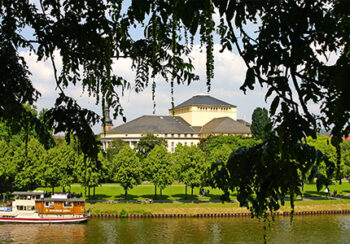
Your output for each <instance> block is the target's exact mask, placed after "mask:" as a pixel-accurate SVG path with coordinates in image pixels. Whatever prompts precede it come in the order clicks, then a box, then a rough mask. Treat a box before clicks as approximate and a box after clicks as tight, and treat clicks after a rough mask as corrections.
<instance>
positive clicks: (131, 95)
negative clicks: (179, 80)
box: [20, 1, 319, 134]
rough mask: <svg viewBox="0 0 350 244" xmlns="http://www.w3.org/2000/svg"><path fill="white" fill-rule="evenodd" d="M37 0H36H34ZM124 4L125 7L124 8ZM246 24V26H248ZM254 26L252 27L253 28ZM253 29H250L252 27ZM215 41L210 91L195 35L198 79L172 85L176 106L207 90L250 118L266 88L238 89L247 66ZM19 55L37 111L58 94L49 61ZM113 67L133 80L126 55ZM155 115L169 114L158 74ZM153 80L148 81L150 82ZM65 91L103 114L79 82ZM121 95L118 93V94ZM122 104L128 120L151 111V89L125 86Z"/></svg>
mask: <svg viewBox="0 0 350 244" xmlns="http://www.w3.org/2000/svg"><path fill="white" fill-rule="evenodd" d="M34 2H36V1H34ZM127 5H128V1H126V5H125V6H123V8H124V7H125V8H126V6H127ZM125 8H124V9H125ZM214 20H216V23H218V14H216V15H214ZM248 28H249V26H248ZM253 28H254V27H251V29H253ZM252 32H253V31H252ZM24 34H25V35H32V33H31V32H30V30H25V31H24ZM132 35H133V37H135V38H141V37H143V30H142V29H141V28H135V29H133V30H132ZM214 41H215V42H216V44H215V46H214V79H213V81H212V85H211V91H210V93H207V86H206V65H205V62H206V55H205V48H203V50H202V51H201V48H200V45H199V44H198V43H199V41H198V39H195V45H194V49H193V51H192V53H191V54H190V55H189V56H191V58H192V60H193V65H194V67H195V71H194V72H195V73H196V74H197V75H199V78H200V79H199V81H194V82H193V83H192V84H190V85H189V86H187V85H175V89H174V100H175V106H176V105H178V104H180V103H182V102H184V101H186V100H188V99H190V98H191V97H192V96H194V95H197V94H208V95H210V96H212V97H215V98H218V99H220V100H222V101H225V102H227V103H230V104H232V105H236V106H237V117H238V119H243V120H246V121H248V122H251V116H252V113H253V111H254V109H255V108H257V107H264V108H267V109H268V108H269V106H270V103H271V101H272V98H269V99H268V100H267V101H265V99H264V97H265V94H266V91H267V90H266V88H262V87H260V86H259V85H258V84H256V85H255V89H254V90H253V91H251V90H248V91H247V92H246V94H244V92H243V91H242V90H240V89H239V88H240V86H241V85H242V84H243V83H244V79H245V73H246V66H245V64H244V62H243V60H242V58H241V57H240V56H239V55H238V54H237V53H236V51H233V52H230V51H228V50H225V51H224V52H222V53H220V52H219V50H220V49H221V46H220V44H219V43H218V42H219V39H218V38H217V36H215V37H214ZM20 55H21V56H23V57H24V58H25V60H26V62H27V65H28V67H29V70H30V71H31V73H32V75H31V80H32V82H33V85H34V87H35V88H36V89H37V90H38V91H39V92H40V93H41V97H40V98H39V100H38V101H37V103H36V104H35V105H36V106H37V108H38V110H39V111H40V110H41V109H43V108H51V107H53V106H54V103H55V100H56V98H57V97H58V91H57V90H56V85H55V80H54V74H53V68H52V65H51V62H49V61H48V60H47V61H40V62H38V61H37V57H36V55H35V54H33V53H30V51H29V50H21V51H20ZM55 62H56V66H57V68H58V70H60V68H61V67H62V64H61V60H60V56H59V54H58V53H56V54H55ZM113 71H114V72H115V73H116V74H117V75H119V76H122V77H123V78H125V79H126V80H128V81H129V82H131V83H132V84H133V81H134V79H135V71H134V70H132V69H131V61H130V60H128V59H121V60H118V61H116V62H115V63H114V64H113ZM155 81H156V84H157V86H156V93H155V102H156V111H155V114H156V115H168V114H169V111H168V110H169V108H171V92H170V89H171V88H170V84H169V83H166V82H165V81H164V80H162V79H160V78H158V79H157V78H156V79H155ZM151 83H152V82H151V81H150V84H151ZM66 93H67V95H69V96H72V97H73V98H75V99H76V100H77V102H78V104H80V106H82V107H84V108H88V109H90V110H93V111H95V112H96V113H97V114H99V115H102V109H101V105H100V104H99V105H96V104H95V98H90V97H89V96H88V94H86V93H84V92H83V90H82V86H81V85H77V86H73V85H70V86H69V88H68V89H66ZM120 95H121V94H120ZM121 105H122V107H123V109H124V115H125V117H126V119H127V121H131V120H133V119H136V118H138V117H140V116H142V115H151V114H153V101H152V91H151V87H150V86H149V87H148V88H146V89H145V90H144V91H143V92H141V93H136V92H135V91H134V90H132V89H131V90H127V91H126V92H125V93H124V96H123V97H122V98H121ZM311 109H312V110H314V111H317V110H319V107H318V106H317V105H316V106H315V105H314V107H312V108H311ZM112 119H113V124H114V126H117V125H121V124H122V123H123V120H122V118H121V117H117V118H112ZM93 130H94V132H95V133H96V134H98V133H100V132H101V124H97V125H95V126H94V127H93Z"/></svg>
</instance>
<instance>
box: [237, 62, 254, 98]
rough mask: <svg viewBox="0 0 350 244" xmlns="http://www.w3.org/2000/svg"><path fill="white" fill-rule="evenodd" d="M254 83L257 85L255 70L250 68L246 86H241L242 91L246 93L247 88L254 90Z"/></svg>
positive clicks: (245, 82)
mask: <svg viewBox="0 0 350 244" xmlns="http://www.w3.org/2000/svg"><path fill="white" fill-rule="evenodd" d="M254 83H255V74H254V69H253V68H248V69H247V73H246V77H245V81H244V84H243V85H242V86H241V88H240V89H241V90H242V91H244V93H245V92H246V91H247V87H248V88H249V89H250V90H253V89H254V86H253V85H254Z"/></svg>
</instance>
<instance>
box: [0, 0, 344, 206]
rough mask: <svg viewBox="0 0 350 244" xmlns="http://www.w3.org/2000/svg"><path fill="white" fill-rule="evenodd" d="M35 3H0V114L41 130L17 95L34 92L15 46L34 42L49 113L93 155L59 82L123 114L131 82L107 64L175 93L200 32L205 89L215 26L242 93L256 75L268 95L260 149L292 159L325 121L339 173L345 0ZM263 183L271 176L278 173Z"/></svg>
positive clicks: (80, 111) (85, 128)
mask: <svg viewBox="0 0 350 244" xmlns="http://www.w3.org/2000/svg"><path fill="white" fill-rule="evenodd" d="M40 3H41V4H40V5H39V6H38V5H35V4H34V3H31V2H29V1H2V2H1V3H0V21H1V23H0V25H1V28H0V35H1V36H2V37H3V38H2V39H1V40H0V61H1V63H4V64H6V65H3V66H1V68H0V80H1V81H2V89H0V97H1V99H0V117H1V118H3V119H5V120H6V121H8V123H10V124H11V125H13V124H15V123H16V121H20V120H21V119H23V118H28V119H29V121H30V123H31V124H33V125H35V126H34V127H35V129H36V130H37V131H45V130H44V129H43V128H42V127H41V126H40V125H41V124H42V123H41V122H40V121H39V120H38V119H36V118H34V117H33V116H28V117H27V116H26V115H28V114H29V113H27V111H26V110H25V109H24V107H23V103H28V104H33V103H34V102H35V101H37V99H38V97H39V95H40V94H39V92H38V91H37V90H36V89H35V88H34V87H33V85H32V83H31V81H30V79H29V74H30V70H29V69H28V67H27V65H26V63H25V60H24V59H23V58H22V57H21V56H20V54H19V51H20V50H22V48H24V49H30V50H32V51H33V52H35V53H36V54H37V56H38V59H39V60H43V59H48V60H50V61H51V62H52V64H53V68H52V69H53V71H54V76H55V80H56V84H57V88H58V89H57V90H58V92H59V96H58V98H57V100H56V104H55V107H54V108H52V109H49V110H48V111H47V113H46V116H47V118H48V121H49V124H50V125H52V126H53V128H54V129H55V132H67V133H68V134H75V135H76V136H77V137H78V138H79V140H80V143H81V150H82V152H83V153H84V155H85V156H86V157H90V158H94V159H97V154H98V148H99V146H98V144H99V142H98V141H97V139H96V138H95V136H94V135H93V132H92V130H91V129H90V128H91V125H93V124H94V123H96V122H98V119H99V116H97V115H96V114H95V113H93V112H91V111H88V110H86V109H84V108H81V107H80V106H79V104H78V103H77V102H76V101H75V100H74V99H72V98H70V97H68V96H67V95H66V93H65V89H67V88H69V85H72V84H74V85H78V84H81V85H82V87H83V88H84V89H85V90H86V91H87V93H88V94H90V95H91V96H94V97H95V98H96V102H97V103H100V104H101V105H102V111H103V110H104V108H105V107H106V106H107V107H111V108H114V111H115V114H114V115H115V116H116V115H118V114H119V115H122V114H123V109H122V108H121V106H120V103H119V101H120V94H123V92H124V89H125V88H128V87H131V86H130V82H129V81H126V80H124V79H123V78H122V77H119V76H118V75H116V74H114V73H113V69H112V63H113V61H114V60H118V59H121V58H130V59H131V61H132V63H133V67H134V68H135V70H136V80H135V85H133V86H132V87H135V90H136V91H138V92H139V91H142V90H143V88H144V87H145V86H147V85H149V84H150V81H152V88H153V89H152V90H153V95H154V91H155V87H156V83H155V79H154V78H155V77H156V76H157V75H160V77H162V78H164V79H165V80H166V81H169V83H170V85H171V91H172V92H171V93H172V96H173V86H174V84H175V83H178V84H179V83H191V82H192V81H193V80H196V79H198V77H197V76H196V75H195V74H194V73H193V72H192V70H193V66H192V63H191V61H192V60H191V59H190V55H188V54H189V52H190V51H191V48H192V47H193V45H191V44H192V43H193V40H194V37H195V36H196V34H197V33H199V35H200V41H201V43H202V44H203V45H205V48H206V55H207V60H206V71H207V72H206V73H207V75H206V76H207V77H206V78H207V81H206V82H207V85H208V91H209V90H210V85H211V81H212V79H213V74H214V73H213V69H214V56H213V45H214V35H213V33H215V32H218V33H219V35H220V38H219V39H220V43H221V46H222V49H223V50H225V49H227V50H230V51H231V50H233V48H235V49H236V50H237V52H238V54H239V55H240V56H241V57H242V58H243V60H244V62H245V64H246V66H247V72H246V78H245V81H244V83H243V85H242V87H241V89H242V90H243V91H244V92H245V91H246V90H247V89H254V87H255V85H256V83H257V84H259V85H261V86H265V87H267V93H266V96H265V97H266V99H268V98H272V103H271V106H270V115H271V116H273V119H274V124H275V129H274V132H275V134H276V135H277V137H274V136H271V137H269V139H270V140H266V141H265V142H264V148H263V150H267V151H268V150H270V149H269V148H274V146H275V145H272V144H271V143H274V144H276V143H277V144H278V145H279V147H278V148H279V150H278V152H277V151H274V150H272V151H273V152H275V153H276V155H275V156H276V157H275V159H277V158H278V157H279V156H281V157H282V161H285V162H289V163H290V164H294V165H295V164H296V163H295V162H294V161H293V160H292V158H295V157H294V156H295V155H294V153H299V151H295V150H294V146H295V145H299V144H301V145H303V138H305V137H307V136H312V137H313V138H315V137H316V134H317V131H318V129H319V126H320V124H322V125H323V127H325V128H326V129H331V132H332V135H333V137H332V140H331V142H332V144H333V145H334V146H335V147H336V149H337V153H338V157H337V178H339V177H340V158H341V157H340V146H339V144H340V142H341V138H342V137H343V136H348V135H349V133H350V124H349V119H350V112H349V111H350V104H349V99H348V98H349V95H350V87H349V86H350V85H349V82H348V77H349V72H350V71H349V70H350V68H349V67H350V62H349V56H350V54H349V53H350V52H349V49H348V47H349V46H350V45H349V43H350V34H349V32H350V28H349V27H350V21H349V12H350V11H349V9H350V5H349V3H348V2H347V1H338V0H317V1H306V0H297V1H288V0H283V1H248V0H242V1H226V0H225V1H216V0H215V1H211V0H203V1H191V0H186V1H179V0H176V1H170V0H165V1H161V0H157V1H132V3H131V4H130V6H127V7H126V8H127V9H126V11H122V1H112V0H107V1H83V2H82V1H64V2H62V3H61V2H57V1H40ZM124 13H125V14H124ZM215 13H219V19H220V22H219V23H217V25H216V23H215V22H214V21H213V19H214V16H213V15H214V14H215ZM296 19H297V20H298V21H295V20H296ZM138 24H139V25H140V28H144V32H143V33H145V35H144V37H139V36H138V37H137V39H133V38H132V35H131V33H130V31H131V30H132V29H133V28H131V27H133V26H137V25H138ZM24 28H28V29H31V30H33V35H31V36H30V37H25V36H24V35H22V33H21V30H23V29H24ZM252 29H254V31H252ZM73 30H74V31H73ZM182 33H185V34H184V35H182ZM34 44H35V45H34ZM55 51H58V52H59V53H60V55H61V59H62V63H63V67H62V70H61V72H60V73H58V72H57V68H56V65H55V59H54V58H53V57H54V54H55V53H54V52H55ZM330 54H336V55H334V56H335V58H334V59H335V61H334V62H332V63H329V62H328V60H329V59H328V57H329V55H330ZM321 57H325V59H324V60H323V59H322V58H321ZM117 87H119V88H121V90H122V91H121V93H118V89H116V88H117ZM153 97H154V96H153ZM310 103H314V104H322V106H321V110H320V112H321V116H318V115H315V114H313V113H312V112H311V111H310V110H309V108H308V105H309V104H310ZM172 104H173V99H172ZM278 108H279V109H278ZM276 111H278V112H277V113H276ZM102 121H105V118H104V117H102ZM251 150H253V149H251ZM254 150H260V149H259V147H254ZM267 151H266V152H267ZM242 153H243V151H242ZM250 153H252V152H251V151H250ZM256 155H261V156H262V155H265V153H262V154H260V153H258V152H256ZM248 158H249V155H246V159H248ZM311 159H312V158H310V160H311ZM261 160H263V159H260V161H261ZM256 162H259V160H257V161H256ZM314 162H315V163H316V161H314ZM304 166H305V165H304ZM297 168H298V167H295V168H294V169H293V170H294V173H297ZM242 173H244V172H242ZM244 175H247V176H248V175H249V172H246V174H244ZM265 180H267V182H265V183H266V184H269V183H270V182H275V181H278V179H274V178H265ZM280 187H282V185H280ZM291 197H293V196H291ZM267 199H269V198H263V199H260V203H261V204H265V205H266V204H267V201H268V200H267ZM254 207H255V206H253V209H254Z"/></svg>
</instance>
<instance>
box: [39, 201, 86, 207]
mask: <svg viewBox="0 0 350 244" xmlns="http://www.w3.org/2000/svg"><path fill="white" fill-rule="evenodd" d="M57 205H58V206H60V205H61V203H60V202H57ZM78 206H80V202H78ZM45 207H50V208H53V207H55V202H45ZM63 207H66V208H71V207H73V203H72V202H63Z"/></svg>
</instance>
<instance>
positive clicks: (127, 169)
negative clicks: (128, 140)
mask: <svg viewBox="0 0 350 244" xmlns="http://www.w3.org/2000/svg"><path fill="white" fill-rule="evenodd" d="M112 172H113V174H114V177H113V179H114V181H115V182H117V183H119V184H120V185H121V186H122V187H123V189H124V191H125V200H126V199H127V197H128V190H129V189H132V188H133V187H134V186H135V185H137V184H140V183H141V164H140V160H139V158H138V157H137V156H136V153H135V152H134V150H132V149H131V148H130V147H129V146H126V147H123V148H122V149H121V150H120V152H119V153H118V154H117V155H116V156H115V158H114V160H113V169H112Z"/></svg>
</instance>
